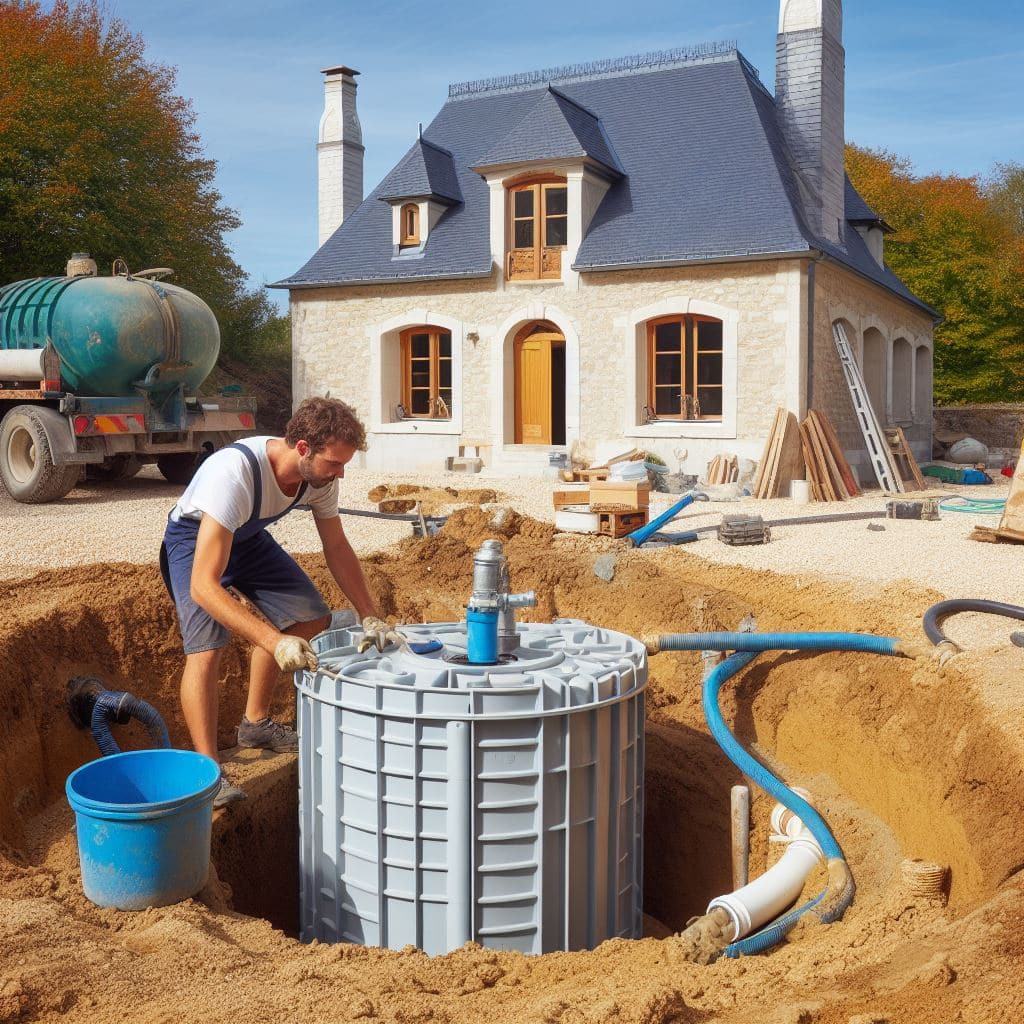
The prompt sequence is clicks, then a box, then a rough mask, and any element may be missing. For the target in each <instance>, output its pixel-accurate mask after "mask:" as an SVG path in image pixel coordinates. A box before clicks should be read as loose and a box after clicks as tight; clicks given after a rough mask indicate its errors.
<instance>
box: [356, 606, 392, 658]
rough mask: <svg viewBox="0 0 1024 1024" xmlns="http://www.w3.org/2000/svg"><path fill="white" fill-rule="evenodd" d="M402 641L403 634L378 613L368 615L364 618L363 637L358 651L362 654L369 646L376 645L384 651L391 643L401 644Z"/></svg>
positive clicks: (379, 649)
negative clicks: (377, 614) (396, 630)
mask: <svg viewBox="0 0 1024 1024" xmlns="http://www.w3.org/2000/svg"><path fill="white" fill-rule="evenodd" d="M401 642H402V636H401V634H400V633H396V632H395V631H394V630H393V629H392V628H391V627H390V626H389V625H388V624H387V623H386V622H385V621H384V620H383V619H381V618H378V617H377V616H376V615H367V616H366V618H365V619H363V639H362V640H360V641H359V646H358V647H357V648H356V651H358V653H359V654H362V653H363V651H365V650H366V649H367V648H369V647H376V648H377V650H378V651H383V650H384V648H385V647H387V646H389V645H390V644H400V643H401Z"/></svg>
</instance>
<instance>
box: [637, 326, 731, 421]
mask: <svg viewBox="0 0 1024 1024" xmlns="http://www.w3.org/2000/svg"><path fill="white" fill-rule="evenodd" d="M647 380H648V388H647V391H648V396H647V400H648V409H647V411H648V416H649V418H651V419H659V420H669V419H675V420H720V419H721V418H722V321H721V320H716V319H714V318H713V317H706V316H666V317H659V318H658V319H657V320H650V321H648V324H647Z"/></svg>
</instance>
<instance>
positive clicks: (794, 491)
mask: <svg viewBox="0 0 1024 1024" xmlns="http://www.w3.org/2000/svg"><path fill="white" fill-rule="evenodd" d="M789 496H790V497H791V498H792V499H793V504H794V505H806V504H808V503H809V502H810V500H811V485H810V484H809V483H808V482H807V481H806V480H793V481H792V482H791V483H790V485H789Z"/></svg>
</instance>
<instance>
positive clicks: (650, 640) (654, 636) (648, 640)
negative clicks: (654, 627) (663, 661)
mask: <svg viewBox="0 0 1024 1024" xmlns="http://www.w3.org/2000/svg"><path fill="white" fill-rule="evenodd" d="M640 642H641V643H642V644H643V645H644V647H646V648H647V653H648V654H661V634H660V633H647V634H645V635H644V636H642V637H640Z"/></svg>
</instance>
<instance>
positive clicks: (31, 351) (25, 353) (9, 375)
mask: <svg viewBox="0 0 1024 1024" xmlns="http://www.w3.org/2000/svg"><path fill="white" fill-rule="evenodd" d="M45 351H46V350H45V349H41V348H5V349H0V380H31V381H38V380H42V378H43V353H44V352H45Z"/></svg>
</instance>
